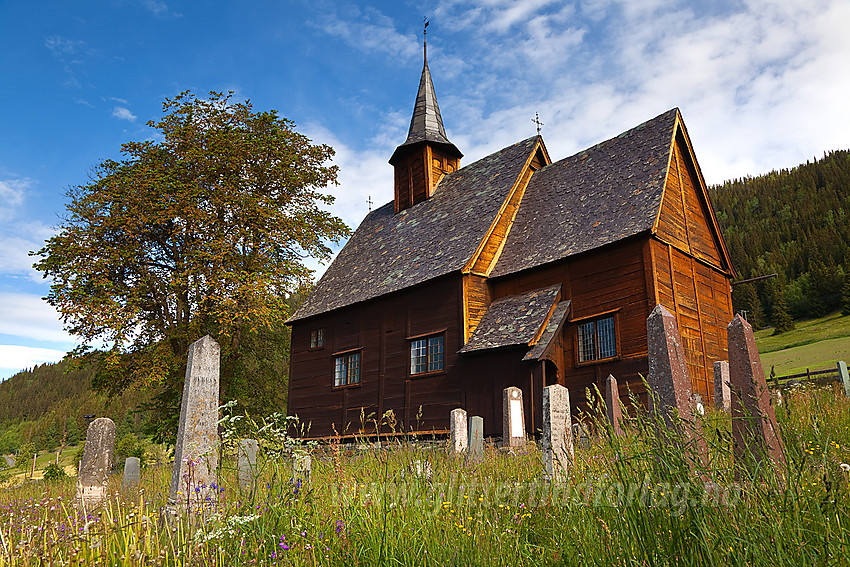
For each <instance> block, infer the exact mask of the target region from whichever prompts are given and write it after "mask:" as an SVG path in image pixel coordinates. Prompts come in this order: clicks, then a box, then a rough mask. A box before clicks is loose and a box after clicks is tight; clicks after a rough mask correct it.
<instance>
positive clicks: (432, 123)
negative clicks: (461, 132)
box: [390, 22, 463, 212]
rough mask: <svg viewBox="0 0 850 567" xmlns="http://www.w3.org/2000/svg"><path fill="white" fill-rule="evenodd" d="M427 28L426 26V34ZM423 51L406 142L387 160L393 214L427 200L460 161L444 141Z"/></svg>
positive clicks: (448, 143) (440, 120) (426, 53)
mask: <svg viewBox="0 0 850 567" xmlns="http://www.w3.org/2000/svg"><path fill="white" fill-rule="evenodd" d="M427 27H428V23H427V22H426V23H425V28H426V31H427ZM423 48H424V60H425V63H424V65H423V67H422V77H421V78H420V79H419V91H418V92H417V94H416V103H415V104H414V106H413V117H412V118H411V119H410V129H409V130H408V132H407V140H405V142H404V143H403V144H402V145H400V146H399V147H397V148H396V149H395V152H393V155H392V157H391V158H390V165H392V166H393V168H394V169H395V176H394V177H395V183H394V188H395V212H399V211H403V210H404V209H407V208H408V207H412V206H413V205H415V204H417V203H421V202H422V201H424V200H426V199H429V198H430V197H431V195H433V194H434V190H435V189H436V188H437V184H438V183H439V182H440V179H442V177H443V175H445V174H447V173H451V172H453V171H455V170H456V169H457V168H458V163H459V162H460V158H461V157H463V154H462V153H460V150H458V149H457V148H456V147H455V145H454V144H452V143H451V142H450V141H449V140H448V138H446V130H445V128H443V118H442V117H441V116H440V107H439V105H438V104H437V96H436V95H435V94H434V84H433V83H432V82H431V71H430V70H429V69H428V42H427V41H423Z"/></svg>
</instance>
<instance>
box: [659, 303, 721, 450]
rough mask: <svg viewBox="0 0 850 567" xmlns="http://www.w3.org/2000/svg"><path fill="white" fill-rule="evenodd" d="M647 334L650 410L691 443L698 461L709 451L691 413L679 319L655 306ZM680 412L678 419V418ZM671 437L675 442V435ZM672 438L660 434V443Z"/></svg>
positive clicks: (689, 387)
mask: <svg viewBox="0 0 850 567" xmlns="http://www.w3.org/2000/svg"><path fill="white" fill-rule="evenodd" d="M646 334H647V342H648V344H647V347H648V350H649V375H648V376H647V380H646V382H647V384H648V385H649V390H650V391H649V394H650V395H649V406H650V410H651V412H652V413H653V414H655V415H656V416H658V417H660V418H661V419H662V420H663V424H664V425H665V426H666V427H667V429H670V430H675V431H677V432H678V433H679V434H680V435H682V436H684V437H685V438H687V439H689V440H692V441H693V443H694V445H695V447H696V451H697V453H698V454H699V458H702V457H703V456H704V455H705V454H706V452H707V450H708V449H707V445H706V443H705V439H704V438H703V436H702V430H701V429H700V427H699V425H698V424H697V423H696V422H695V421H694V415H693V412H692V411H691V398H692V392H691V379H690V377H689V376H688V367H687V365H686V362H685V351H684V349H683V348H682V339H681V337H680V336H679V329H678V327H677V326H676V318H675V317H673V315H672V314H671V313H670V312H669V311H667V310H666V309H665V308H664V307H663V306H661V305H656V306H655V309H653V310H652V313H650V315H649V317H648V318H647V319H646ZM677 413H678V419H676V417H675V416H676V414H677ZM672 438H673V440H675V439H676V436H673V437H672ZM669 439H670V436H668V435H666V433H665V432H664V431H659V435H658V440H659V441H662V442H666V440H669Z"/></svg>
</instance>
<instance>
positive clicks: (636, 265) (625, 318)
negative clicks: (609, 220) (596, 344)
mask: <svg viewBox="0 0 850 567" xmlns="http://www.w3.org/2000/svg"><path fill="white" fill-rule="evenodd" d="M645 247H646V246H645V239H639V238H638V239H633V240H630V241H626V242H623V243H621V244H618V245H616V246H611V247H608V248H604V249H601V250H597V251H595V252H593V253H592V254H586V255H584V256H581V257H578V258H575V259H571V260H564V261H562V262H558V263H556V264H554V265H551V266H547V267H541V268H539V269H536V270H529V271H527V272H523V273H521V274H519V275H517V276H513V277H508V278H505V279H501V280H499V281H498V282H496V283H495V284H494V287H493V289H494V296H495V297H496V298H498V297H503V296H505V295H513V294H517V293H523V292H526V291H531V290H534V289H538V288H541V287H544V286H548V285H552V284H556V283H560V284H561V286H562V287H561V295H562V297H563V298H564V299H570V300H571V301H572V315H571V317H570V319H571V320H575V319H579V320H581V319H584V318H587V317H593V316H596V315H601V314H604V313H609V312H613V313H614V314H615V317H616V320H617V332H618V336H617V352H618V353H619V356H618V358H617V359H616V360H613V361H609V362H601V363H586V364H579V363H578V357H577V355H576V353H575V344H576V325H575V324H573V323H569V324H567V325H564V329H563V335H564V336H563V337H562V344H563V345H564V348H563V349H562V350H561V351H560V352H558V353H556V355H555V360H554V361H553V362H555V364H557V366H558V368H559V369H560V370H561V371H563V378H562V380H561V383H562V385H564V386H566V387H567V388H569V390H570V401H571V403H572V404H573V406H574V407H576V408H578V407H582V406H583V405H584V404H585V403H586V396H585V389H586V388H588V387H592V385H593V384H594V383H596V384H597V385H598V386H599V387H600V391H601V390H602V386H603V385H604V382H605V378H606V377H607V376H608V374H613V375H614V376H616V377H617V379H618V380H619V381H620V385H621V392H622V394H623V395H624V396H625V394H626V391H627V384H628V387H631V389H632V391H633V392H635V393H637V394H641V393H643V392H644V388H643V384H642V382H641V381H640V377H639V374H638V373H643V374H646V371H647V368H648V363H647V358H646V353H647V348H646V318H647V316H648V315H649V313H650V311H651V309H652V307H654V303H652V305H650V300H649V299H648V291H647V290H648V287H647V277H646V272H645V264H646V262H645V259H644V249H645ZM650 281H651V278H650ZM650 295H651V294H650ZM517 386H519V384H517Z"/></svg>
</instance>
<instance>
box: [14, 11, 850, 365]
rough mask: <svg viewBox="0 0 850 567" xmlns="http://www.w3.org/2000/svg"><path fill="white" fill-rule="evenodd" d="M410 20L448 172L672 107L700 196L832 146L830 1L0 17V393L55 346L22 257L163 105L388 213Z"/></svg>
mask: <svg viewBox="0 0 850 567" xmlns="http://www.w3.org/2000/svg"><path fill="white" fill-rule="evenodd" d="M423 16H428V17H429V18H430V20H431V25H430V26H429V28H428V32H429V34H428V39H429V43H428V60H429V66H430V68H431V73H432V76H433V78H434V83H435V88H436V92H437V97H438V99H439V103H440V108H441V111H442V115H443V121H444V123H445V125H446V129H447V131H448V135H449V139H451V140H452V142H454V143H455V145H457V147H458V148H459V149H460V150H461V151H462V152H463V153H464V154H465V157H464V159H463V161H462V164H464V163H471V162H472V161H474V160H475V159H477V158H479V157H482V156H484V155H486V154H487V153H489V152H491V151H494V150H497V149H499V148H501V147H503V146H506V145H508V144H511V143H513V142H515V141H518V140H520V139H523V138H526V137H528V136H530V135H532V134H534V132H535V126H534V124H533V123H532V121H531V120H532V118H533V117H534V113H535V112H538V113H539V114H540V119H541V121H542V122H543V123H544V126H543V130H542V133H543V137H544V140H545V141H546V144H547V147H548V149H549V153H550V155H551V156H552V158H553V159H559V158H562V157H565V156H568V155H571V154H573V153H575V152H577V151H579V150H581V149H583V148H586V147H588V146H590V145H593V144H595V143H597V142H599V141H602V140H604V139H606V138H609V137H611V136H614V135H616V134H618V133H620V132H622V131H624V130H626V129H628V128H631V127H633V126H635V125H637V124H639V123H641V122H643V121H645V120H648V119H650V118H652V117H654V116H656V115H658V114H660V113H661V112H663V111H665V110H667V109H669V108H672V107H674V106H678V107H679V108H680V109H681V111H682V114H683V117H684V119H685V122H686V124H687V126H688V131H689V134H690V136H691V138H692V141H693V143H694V148H695V151H696V155H697V158H698V160H699V163H700V166H701V168H702V170H703V174H704V175H705V178H706V180H707V181H708V182H709V183H718V182H721V181H723V180H724V179H728V178H731V177H738V176H744V175H755V174H759V173H764V172H767V171H770V170H772V169H778V168H783V167H791V166H794V165H797V164H798V163H801V162H804V161H806V160H807V159H812V158H814V157H820V156H821V155H822V154H823V152H824V151H827V150H832V149H846V148H850V110H848V105H847V100H848V94H847V93H850V71H848V69H850V66H848V61H850V34H848V33H847V31H846V26H847V23H848V22H850V2H847V1H846V0H807V1H805V2H803V1H800V0H793V1H792V0H775V1H761V0H753V1H744V2H739V1H725V0H719V1H707V2H684V1H676V0H639V1H634V0H587V1H585V0H579V1H576V2H553V1H548V0H516V1H508V0H485V1H481V2H474V3H473V2H462V1H459V0H422V1H419V2H407V1H397V2H345V1H344V0H341V1H335V2H327V1H324V0H311V1H304V2H302V1H297V0H293V1H289V2H282V1H280V2H273V1H259V0H258V1H251V0H244V1H241V2H222V1H208V2H181V1H169V0H163V1H160V0H115V1H105V0H100V1H98V0H93V1H89V2H67V1H55V0H54V1H49V0H48V1H36V2H31V1H22V0H21V1H18V0H0V77H2V82H3V87H4V88H2V89H0V108H2V110H0V379H2V378H5V377H8V376H9V375H11V374H13V373H14V372H15V371H17V370H19V369H21V368H24V367H29V366H32V365H33V364H35V363H40V362H45V361H53V360H58V359H59V358H61V356H62V354H63V353H64V352H65V351H66V350H68V349H70V348H72V347H73V346H75V344H76V342H75V340H74V338H73V337H70V336H68V335H67V334H65V333H64V331H63V330H62V325H61V322H60V321H59V318H58V316H57V314H56V313H55V312H54V311H53V310H52V308H51V307H50V306H48V305H47V304H46V303H44V302H43V301H42V300H41V297H42V296H44V295H45V294H46V293H47V282H45V281H43V280H42V279H41V277H40V275H39V274H38V273H37V272H35V271H34V270H32V268H31V264H32V262H33V259H32V258H30V257H29V256H28V255H27V252H28V251H30V250H37V249H39V248H40V247H41V245H42V242H43V241H44V239H45V238H48V237H50V235H52V234H53V233H54V230H55V228H54V227H55V226H56V225H57V224H58V222H59V221H60V217H61V215H62V211H63V207H64V193H65V190H66V189H67V188H68V187H69V186H72V185H76V184H84V183H86V182H87V180H88V174H89V172H90V171H91V169H92V167H93V166H94V165H96V164H97V163H98V162H100V161H101V160H103V159H106V158H118V157H120V154H119V149H120V144H121V143H122V142H125V141H130V140H141V139H146V138H149V137H151V135H152V130H151V129H150V128H148V127H146V126H145V123H146V122H147V121H148V120H152V119H154V120H155V119H157V118H158V117H159V116H161V105H162V101H163V99H164V98H166V97H172V96H174V95H176V94H177V93H179V92H180V91H183V90H186V89H192V90H193V91H194V92H195V93H197V94H201V95H203V94H205V93H207V92H209V91H210V90H216V91H228V90H232V91H235V93H236V96H237V97H239V98H249V99H250V100H251V101H252V102H253V104H254V106H255V108H256V109H259V110H267V109H272V108H274V109H277V110H278V111H279V113H280V114H281V115H282V116H285V117H287V118H290V119H292V120H294V121H295V122H296V124H297V126H298V129H299V130H300V131H301V132H303V133H305V134H307V135H308V136H310V137H311V138H313V140H315V141H317V142H322V143H328V144H330V145H332V146H333V147H334V148H335V149H336V150H337V156H336V159H335V162H336V163H337V164H338V165H339V166H340V168H341V173H340V181H341V185H340V186H339V187H338V188H335V189H334V190H333V194H335V195H336V197H337V201H336V203H335V204H334V206H333V207H332V210H333V211H334V212H335V213H337V214H338V215H340V216H341V217H342V218H343V219H345V220H346V221H347V222H348V223H349V224H350V225H352V226H356V225H357V224H358V223H359V222H360V220H361V219H362V218H363V216H364V215H365V214H366V212H367V207H366V199H367V197H369V196H371V198H372V200H373V201H374V202H375V203H376V204H382V203H385V202H387V201H389V200H390V199H391V198H392V169H391V168H390V166H389V165H388V164H387V159H388V158H389V157H390V155H391V154H392V151H393V149H394V148H395V146H397V145H398V144H400V143H401V142H403V141H404V138H405V135H406V132H407V126H408V122H409V120H410V113H411V110H412V107H413V102H414V98H415V95H416V88H417V86H418V81H419V74H420V72H421V66H422V38H421V30H422V18H423Z"/></svg>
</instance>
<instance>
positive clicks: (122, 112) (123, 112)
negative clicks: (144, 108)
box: [112, 106, 136, 122]
mask: <svg viewBox="0 0 850 567" xmlns="http://www.w3.org/2000/svg"><path fill="white" fill-rule="evenodd" d="M112 116H114V117H115V118H120V119H121V120H129V121H130V122H133V121H135V120H136V115H135V114H133V113H132V112H130V109H128V108H124V107H123V106H116V107H115V108H113V109H112Z"/></svg>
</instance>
